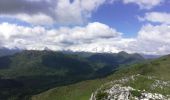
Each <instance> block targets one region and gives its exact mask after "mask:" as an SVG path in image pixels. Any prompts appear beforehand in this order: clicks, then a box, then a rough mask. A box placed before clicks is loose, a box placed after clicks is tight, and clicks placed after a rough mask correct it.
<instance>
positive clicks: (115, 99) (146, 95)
mask: <svg viewBox="0 0 170 100" xmlns="http://www.w3.org/2000/svg"><path fill="white" fill-rule="evenodd" d="M140 77H141V76H140V75H134V76H131V77H127V78H123V79H121V80H115V81H113V82H110V83H107V84H105V85H103V86H102V87H101V88H100V89H98V90H97V91H96V92H94V93H93V94H92V95H91V98H90V100H170V95H163V94H159V93H150V92H147V91H146V90H138V89H134V88H133V87H131V86H125V84H122V83H127V82H129V81H135V80H136V79H137V78H140ZM147 78H148V79H153V78H152V77H147ZM155 82H158V80H155ZM155 82H154V83H155ZM160 82H161V81H159V84H162V85H161V86H162V87H163V85H166V86H167V87H169V86H168V85H169V84H168V83H169V82H162V83H160ZM118 83H119V84H118ZM108 86H109V87H108ZM153 86H154V87H155V85H154V84H152V85H151V86H150V87H151V88H153ZM162 87H161V88H162ZM167 87H166V88H167ZM103 88H105V89H103Z"/></svg>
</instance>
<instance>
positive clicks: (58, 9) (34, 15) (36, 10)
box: [0, 0, 106, 25]
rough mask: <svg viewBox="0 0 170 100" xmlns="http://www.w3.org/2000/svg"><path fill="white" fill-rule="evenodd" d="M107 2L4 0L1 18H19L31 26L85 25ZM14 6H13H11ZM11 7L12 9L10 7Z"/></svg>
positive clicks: (95, 0) (97, 0)
mask: <svg viewBox="0 0 170 100" xmlns="http://www.w3.org/2000/svg"><path fill="white" fill-rule="evenodd" d="M105 1H106V0H73V2H70V0H31V1H30V0H23V1H22V2H18V0H14V1H12V2H11V0H2V1H0V16H1V17H2V16H3V17H4V16H5V17H12V18H17V19H19V20H22V21H26V22H28V23H31V24H36V25H42V24H45V25H46V24H47V23H48V24H53V23H57V24H62V25H70V24H71V25H72V24H73V25H75V24H83V23H85V22H86V21H87V20H88V19H89V18H90V17H91V14H92V12H93V11H95V10H97V8H98V7H99V6H101V5H102V4H104V3H105ZM11 4H12V5H11ZM9 6H10V7H9Z"/></svg>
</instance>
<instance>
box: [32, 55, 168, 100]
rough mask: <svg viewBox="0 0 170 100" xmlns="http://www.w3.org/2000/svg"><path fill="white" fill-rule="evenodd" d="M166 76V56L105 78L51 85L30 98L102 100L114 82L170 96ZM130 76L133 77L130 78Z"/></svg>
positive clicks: (133, 92)
mask: <svg viewBox="0 0 170 100" xmlns="http://www.w3.org/2000/svg"><path fill="white" fill-rule="evenodd" d="M169 76H170V55H168V56H164V57H161V58H159V59H156V60H151V61H147V62H144V63H139V64H135V65H131V66H129V67H126V68H121V69H119V70H118V71H117V72H115V73H114V74H112V75H109V76H107V77H106V78H99V79H95V80H88V81H83V82H80V83H77V84H73V85H69V86H63V87H58V88H54V89H51V90H48V91H46V92H43V93H41V94H39V95H35V96H33V97H32V100H58V99H59V100H89V99H90V97H91V94H92V93H94V94H95V97H97V99H94V98H92V100H103V98H105V99H106V98H107V97H108V94H107V93H106V91H107V90H109V89H111V88H114V86H116V84H121V85H122V87H123V86H124V87H127V86H129V87H132V88H134V89H135V90H141V92H143V91H142V90H145V92H146V93H157V94H159V95H160V94H161V95H170V86H169V82H170V77H169ZM131 77H134V78H135V79H133V80H132V79H131ZM124 80H125V81H124ZM115 82H117V83H115ZM96 90H97V91H96ZM95 91H96V92H95ZM131 92H132V94H133V95H135V96H139V94H141V93H140V92H138V91H131ZM109 95H110V94H109ZM161 95H160V96H161ZM93 97H94V95H93ZM106 100H107V99H106ZM165 100H166V99H165Z"/></svg>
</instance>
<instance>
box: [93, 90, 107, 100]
mask: <svg viewBox="0 0 170 100" xmlns="http://www.w3.org/2000/svg"><path fill="white" fill-rule="evenodd" d="M107 97H108V93H106V92H102V91H99V92H98V93H97V95H96V100H105V99H107Z"/></svg>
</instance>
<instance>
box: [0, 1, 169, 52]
mask: <svg viewBox="0 0 170 100" xmlns="http://www.w3.org/2000/svg"><path fill="white" fill-rule="evenodd" d="M169 5H170V1H168V0H71V1H70V0H1V1H0V36H1V37H0V47H7V48H15V47H17V48H21V49H35V50H43V49H44V48H46V47H48V48H49V49H52V50H73V51H89V52H120V51H127V52H129V53H134V52H138V53H146V54H168V53H170V39H169V38H170V6H169Z"/></svg>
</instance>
